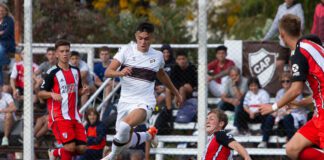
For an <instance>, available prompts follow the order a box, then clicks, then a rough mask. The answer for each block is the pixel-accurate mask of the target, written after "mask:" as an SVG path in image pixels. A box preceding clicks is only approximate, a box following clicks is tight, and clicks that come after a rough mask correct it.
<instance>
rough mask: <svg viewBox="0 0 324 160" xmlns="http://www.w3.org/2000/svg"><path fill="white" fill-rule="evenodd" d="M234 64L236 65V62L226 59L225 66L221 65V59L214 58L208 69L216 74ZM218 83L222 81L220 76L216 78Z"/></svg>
mask: <svg viewBox="0 0 324 160" xmlns="http://www.w3.org/2000/svg"><path fill="white" fill-rule="evenodd" d="M232 66H235V64H234V62H233V61H231V60H229V59H225V63H224V65H223V66H220V65H219V61H218V60H217V59H216V60H213V61H211V62H209V63H208V66H207V67H208V71H212V72H213V75H216V74H218V73H220V72H222V71H224V70H226V69H228V68H230V67H232ZM215 81H216V82H217V83H219V84H220V83H221V78H218V79H216V80H215Z"/></svg>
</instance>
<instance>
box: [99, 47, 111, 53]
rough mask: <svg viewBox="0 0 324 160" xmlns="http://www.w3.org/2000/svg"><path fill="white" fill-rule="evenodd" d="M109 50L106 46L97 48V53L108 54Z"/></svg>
mask: <svg viewBox="0 0 324 160" xmlns="http://www.w3.org/2000/svg"><path fill="white" fill-rule="evenodd" d="M109 50H110V49H109V48H108V47H107V46H103V47H101V48H99V53H100V52H105V51H106V52H109Z"/></svg>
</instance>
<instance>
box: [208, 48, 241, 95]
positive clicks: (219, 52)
mask: <svg viewBox="0 0 324 160" xmlns="http://www.w3.org/2000/svg"><path fill="white" fill-rule="evenodd" d="M215 53H216V59H215V60H213V61H211V62H209V63H208V66H207V67H208V72H209V73H210V74H211V75H210V76H208V81H209V83H208V88H209V91H210V92H211V93H212V95H213V96H215V97H220V96H221V94H222V90H223V88H224V87H223V85H224V82H222V81H226V79H223V77H227V75H228V71H229V69H230V68H231V67H233V66H235V64H234V62H233V61H231V60H229V59H226V56H227V47H225V46H219V47H217V48H216V49H215Z"/></svg>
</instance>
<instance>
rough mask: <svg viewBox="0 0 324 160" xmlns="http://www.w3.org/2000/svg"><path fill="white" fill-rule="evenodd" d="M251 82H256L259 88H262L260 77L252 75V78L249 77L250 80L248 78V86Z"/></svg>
mask: <svg viewBox="0 0 324 160" xmlns="http://www.w3.org/2000/svg"><path fill="white" fill-rule="evenodd" d="M251 84H256V85H257V86H258V88H259V89H260V88H261V84H260V81H259V79H258V78H257V77H251V78H249V80H248V87H250V85H251Z"/></svg>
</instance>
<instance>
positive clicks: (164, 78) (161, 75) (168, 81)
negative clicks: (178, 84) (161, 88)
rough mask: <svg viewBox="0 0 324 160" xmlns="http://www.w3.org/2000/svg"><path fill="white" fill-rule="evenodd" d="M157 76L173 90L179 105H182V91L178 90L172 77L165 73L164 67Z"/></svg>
mask: <svg viewBox="0 0 324 160" xmlns="http://www.w3.org/2000/svg"><path fill="white" fill-rule="evenodd" d="M156 76H157V78H158V79H159V80H160V82H162V83H163V84H165V86H166V87H168V88H169V89H170V90H171V92H172V93H173V94H174V95H175V96H176V97H177V101H178V102H177V105H178V106H181V105H182V103H183V100H182V97H181V95H180V93H179V92H178V90H177V89H176V88H175V86H174V85H173V83H172V82H171V79H170V77H169V76H168V75H167V74H166V73H165V71H164V70H163V69H160V70H159V71H158V72H157V74H156Z"/></svg>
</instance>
